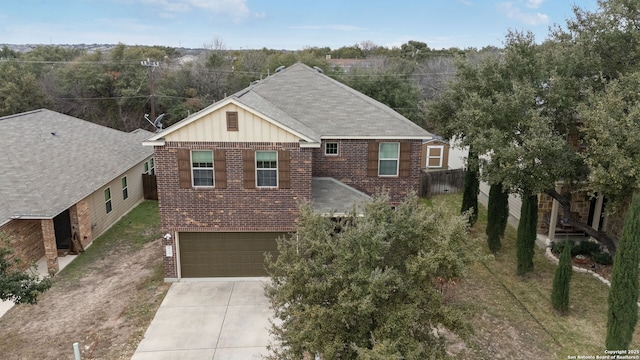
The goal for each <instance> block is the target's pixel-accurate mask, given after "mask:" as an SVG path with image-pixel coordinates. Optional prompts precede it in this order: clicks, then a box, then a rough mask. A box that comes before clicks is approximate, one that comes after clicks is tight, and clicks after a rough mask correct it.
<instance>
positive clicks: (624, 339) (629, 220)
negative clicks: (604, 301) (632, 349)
mask: <svg viewBox="0 0 640 360" xmlns="http://www.w3.org/2000/svg"><path fill="white" fill-rule="evenodd" d="M639 264H640V195H638V193H637V192H636V193H635V194H634V195H633V198H632V200H631V205H630V206H629V212H628V213H627V216H626V218H625V222H624V228H623V230H622V236H621V238H620V244H619V247H618V251H617V252H616V256H615V259H614V261H613V272H612V273H611V289H610V290H609V312H608V319H607V339H606V347H607V349H609V350H626V349H628V347H629V343H631V339H632V337H633V331H634V329H635V327H636V324H637V322H638V265H639Z"/></svg>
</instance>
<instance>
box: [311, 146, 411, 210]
mask: <svg viewBox="0 0 640 360" xmlns="http://www.w3.org/2000/svg"><path fill="white" fill-rule="evenodd" d="M380 141H385V142H394V141H400V140H389V139H384V140H380ZM326 142H337V143H338V155H337V156H329V155H325V154H324V147H325V144H326ZM368 146H369V140H323V141H322V146H321V147H320V148H319V149H313V176H317V177H320V176H328V177H332V178H334V179H336V180H338V181H341V182H343V183H345V184H347V185H349V186H352V187H354V188H356V189H358V190H360V191H362V192H364V193H366V194H370V195H372V194H377V193H380V192H388V193H389V196H390V198H391V199H390V200H391V203H392V204H397V203H400V202H402V201H403V200H404V198H406V196H407V195H409V193H411V192H412V191H413V192H417V191H418V190H419V188H420V165H419V164H420V159H421V157H422V141H421V140H411V170H410V174H409V176H408V177H404V178H403V177H369V176H367V161H368Z"/></svg>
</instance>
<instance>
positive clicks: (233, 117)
mask: <svg viewBox="0 0 640 360" xmlns="http://www.w3.org/2000/svg"><path fill="white" fill-rule="evenodd" d="M227 131H238V112H237V111H227Z"/></svg>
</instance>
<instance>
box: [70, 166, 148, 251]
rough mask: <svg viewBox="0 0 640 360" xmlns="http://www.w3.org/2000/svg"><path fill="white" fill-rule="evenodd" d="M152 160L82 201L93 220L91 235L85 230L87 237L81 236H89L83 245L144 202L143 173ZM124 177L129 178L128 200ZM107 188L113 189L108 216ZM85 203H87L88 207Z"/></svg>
mask: <svg viewBox="0 0 640 360" xmlns="http://www.w3.org/2000/svg"><path fill="white" fill-rule="evenodd" d="M150 158H151V156H150V157H149V158H147V159H145V160H143V161H141V162H139V163H138V164H136V165H135V166H134V167H132V168H130V169H129V170H127V171H126V172H125V173H123V174H119V175H118V176H117V177H115V178H114V179H113V180H111V181H109V182H108V183H107V184H105V185H103V186H102V187H101V188H99V189H97V190H96V191H95V192H93V193H92V194H91V195H89V196H87V197H86V198H85V199H83V200H82V201H81V203H83V204H82V205H81V208H82V211H88V212H89V214H90V219H91V220H90V221H91V225H90V226H91V232H90V235H86V233H87V231H86V228H85V232H84V234H85V235H82V236H81V238H84V236H88V240H83V244H85V241H86V242H87V243H89V242H91V241H93V239H95V238H97V237H98V236H100V235H102V233H104V232H105V231H106V230H107V229H109V228H110V227H111V226H112V225H113V224H115V223H116V222H117V221H118V220H119V219H120V218H122V217H123V216H124V215H126V214H127V213H128V212H129V211H131V209H133V208H134V207H136V205H138V204H139V203H140V202H141V201H142V200H143V190H142V173H143V172H144V163H145V162H146V161H148V160H149V159H150ZM124 176H126V177H127V192H128V195H129V196H128V198H127V199H123V195H122V177H124ZM106 188H110V189H111V207H112V210H111V212H109V213H108V214H107V211H106V205H105V196H104V190H105V189H106ZM84 202H86V205H85V204H84Z"/></svg>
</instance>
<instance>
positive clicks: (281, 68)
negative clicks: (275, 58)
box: [276, 65, 286, 72]
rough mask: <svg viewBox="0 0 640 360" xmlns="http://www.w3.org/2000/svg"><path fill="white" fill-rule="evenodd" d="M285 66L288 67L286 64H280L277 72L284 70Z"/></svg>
mask: <svg viewBox="0 0 640 360" xmlns="http://www.w3.org/2000/svg"><path fill="white" fill-rule="evenodd" d="M284 68H286V66H284V65H282V66H278V67H277V68H276V72H280V71H282V70H284Z"/></svg>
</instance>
